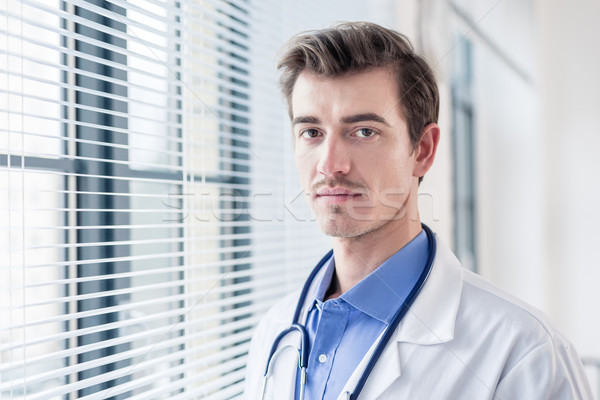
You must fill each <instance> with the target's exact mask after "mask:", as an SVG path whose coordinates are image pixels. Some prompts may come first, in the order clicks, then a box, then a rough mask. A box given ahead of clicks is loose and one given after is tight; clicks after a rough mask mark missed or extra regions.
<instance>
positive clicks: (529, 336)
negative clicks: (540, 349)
mask: <svg viewBox="0 0 600 400" xmlns="http://www.w3.org/2000/svg"><path fill="white" fill-rule="evenodd" d="M456 323H457V324H458V325H461V327H462V328H463V329H464V328H467V327H468V326H470V327H471V328H472V329H474V330H478V331H480V332H482V333H484V332H486V331H488V330H489V333H490V334H491V335H494V336H496V335H498V334H502V335H504V336H505V337H506V338H511V337H512V338H513V339H514V340H520V341H526V342H529V345H530V346H535V345H536V344H538V345H539V344H541V343H544V342H548V341H550V342H552V341H558V342H563V341H564V340H565V339H564V337H563V336H562V335H561V334H560V333H559V332H558V330H557V329H556V328H555V327H554V325H553V323H552V322H551V320H550V318H549V317H548V316H547V315H546V314H544V313H543V312H542V311H540V310H538V309H537V308H535V307H533V306H532V305H530V304H528V303H526V302H524V301H522V300H520V299H518V298H516V297H514V296H512V295H510V294H509V293H507V292H505V291H504V290H502V289H500V288H499V287H497V286H496V285H494V284H493V283H491V282H490V281H488V280H486V279H485V278H483V277H481V276H479V275H477V274H475V273H473V272H471V271H466V270H465V271H464V272H463V288H462V295H461V301H460V306H459V313H458V316H457V321H456ZM467 329H469V328H467ZM457 331H459V330H457Z"/></svg>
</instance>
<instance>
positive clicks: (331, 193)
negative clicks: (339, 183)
mask: <svg viewBox="0 0 600 400" xmlns="http://www.w3.org/2000/svg"><path fill="white" fill-rule="evenodd" d="M360 196H362V193H357V192H353V191H352V190H348V189H344V188H336V187H333V188H330V187H324V188H321V189H319V190H318V191H317V192H316V193H315V198H316V200H319V201H322V202H325V203H327V204H340V203H344V202H346V201H350V200H353V199H356V198H358V197H360Z"/></svg>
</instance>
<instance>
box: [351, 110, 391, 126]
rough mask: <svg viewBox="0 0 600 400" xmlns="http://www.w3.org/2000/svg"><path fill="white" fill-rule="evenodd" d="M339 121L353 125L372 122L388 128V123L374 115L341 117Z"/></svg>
mask: <svg viewBox="0 0 600 400" xmlns="http://www.w3.org/2000/svg"><path fill="white" fill-rule="evenodd" d="M340 120H341V121H342V122H343V123H344V124H354V123H356V122H364V121H373V122H379V123H381V124H384V125H386V126H390V124H389V122H387V121H386V119H385V118H383V117H382V116H380V115H377V114H375V113H364V114H356V115H350V116H348V117H342V118H341V119H340Z"/></svg>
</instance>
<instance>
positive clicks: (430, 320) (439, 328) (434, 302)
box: [397, 235, 463, 345]
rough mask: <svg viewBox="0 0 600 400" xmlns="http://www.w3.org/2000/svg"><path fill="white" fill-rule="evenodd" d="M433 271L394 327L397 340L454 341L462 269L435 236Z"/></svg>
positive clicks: (426, 342) (460, 292)
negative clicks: (435, 247)
mask: <svg viewBox="0 0 600 400" xmlns="http://www.w3.org/2000/svg"><path fill="white" fill-rule="evenodd" d="M436 240H437V252H436V254H435V259H434V263H433V268H432V270H431V273H430V275H429V277H428V278H427V281H426V282H425V286H423V289H421V293H420V294H419V295H418V296H417V298H416V299H415V302H414V303H413V305H412V307H410V309H409V311H408V312H407V314H406V315H405V316H404V319H403V321H402V322H401V324H400V326H399V327H398V331H397V332H398V334H397V341H398V342H407V343H414V344H422V345H427V344H437V343H444V342H448V341H450V340H452V339H453V338H454V325H455V322H456V315H457V313H458V307H459V305H460V298H461V294H462V282H463V276H462V266H461V265H460V262H459V261H458V260H457V259H456V257H455V256H454V254H453V253H452V251H450V249H449V248H448V246H446V244H445V243H443V242H442V241H441V240H440V239H439V237H438V236H437V235H436Z"/></svg>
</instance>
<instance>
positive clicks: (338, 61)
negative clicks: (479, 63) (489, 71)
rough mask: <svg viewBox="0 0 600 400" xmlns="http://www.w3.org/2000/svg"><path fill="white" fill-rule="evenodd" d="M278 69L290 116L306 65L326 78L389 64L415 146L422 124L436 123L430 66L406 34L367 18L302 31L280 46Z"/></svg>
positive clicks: (435, 92) (435, 93)
mask: <svg viewBox="0 0 600 400" xmlns="http://www.w3.org/2000/svg"><path fill="white" fill-rule="evenodd" d="M284 50H285V51H284V53H283V56H282V57H281V60H280V62H279V64H278V65H277V69H279V70H281V71H282V74H281V78H280V80H279V82H280V84H281V90H282V92H283V95H284V96H285V98H286V100H287V103H288V111H289V114H290V117H293V115H292V92H293V90H294V85H295V83H296V80H297V79H298V76H299V75H300V73H301V72H302V71H304V70H308V71H310V72H312V73H314V74H316V75H319V76H323V77H326V78H332V77H336V76H341V75H344V74H348V73H352V72H361V71H364V70H366V69H368V68H372V67H387V68H390V70H391V71H392V73H393V74H394V76H395V77H396V81H397V83H398V90H399V100H400V104H401V106H402V107H401V108H402V110H403V112H404V117H405V118H406V123H407V125H408V130H409V134H410V139H411V142H412V145H413V147H415V148H416V146H417V145H418V143H419V140H420V139H421V135H422V133H423V128H424V127H425V126H427V125H428V124H430V123H434V122H437V120H438V114H439V93H438V87H437V84H436V81H435V77H434V76H433V71H432V70H431V68H430V67H429V65H428V64H427V63H426V62H425V60H424V59H423V58H422V57H420V56H419V55H417V54H416V53H415V51H414V48H413V47H412V45H411V43H410V41H409V40H408V38H407V37H406V36H404V35H402V34H400V33H398V32H396V31H393V30H390V29H386V28H384V27H382V26H379V25H377V24H373V23H369V22H344V23H341V24H339V25H336V26H334V27H332V28H329V29H323V30H317V31H311V32H305V33H302V34H300V35H298V36H295V37H293V38H292V39H290V40H289V41H288V42H287V43H286V45H284Z"/></svg>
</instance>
